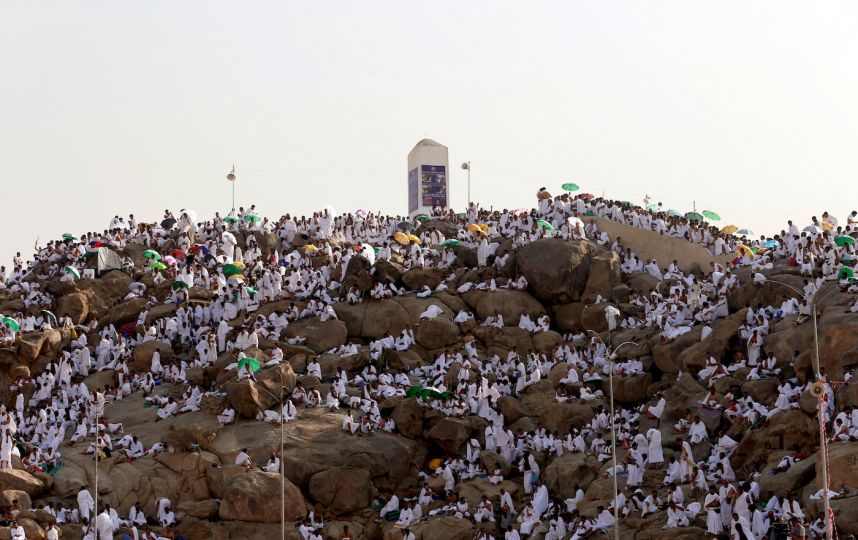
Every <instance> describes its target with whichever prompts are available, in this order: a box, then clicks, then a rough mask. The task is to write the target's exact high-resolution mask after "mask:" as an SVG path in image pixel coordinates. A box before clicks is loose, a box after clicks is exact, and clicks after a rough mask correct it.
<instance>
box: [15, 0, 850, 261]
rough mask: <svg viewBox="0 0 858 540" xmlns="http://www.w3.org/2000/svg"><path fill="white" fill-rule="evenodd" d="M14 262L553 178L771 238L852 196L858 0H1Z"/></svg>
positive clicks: (498, 200)
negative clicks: (199, 218) (165, 225)
mask: <svg viewBox="0 0 858 540" xmlns="http://www.w3.org/2000/svg"><path fill="white" fill-rule="evenodd" d="M0 15H2V18H3V20H4V21H5V23H6V24H5V25H4V31H3V32H2V33H0V66H2V68H3V71H2V74H3V75H2V76H3V83H2V84H0V126H2V128H3V129H1V130H0V166H2V168H3V180H2V183H0V185H2V192H3V201H2V208H3V214H4V217H5V221H6V223H7V227H5V229H4V234H3V235H2V236H0V261H9V260H11V256H12V255H13V254H14V252H16V251H22V252H23V253H24V254H25V255H28V254H30V253H32V246H33V244H34V242H35V241H36V239H37V238H38V240H39V242H40V243H41V244H42V245H44V243H45V242H46V241H47V240H49V239H53V238H58V237H59V236H60V235H61V234H62V233H64V232H72V233H75V234H80V233H82V232H85V231H90V230H103V229H104V228H106V227H107V225H108V223H109V221H110V219H111V218H112V217H113V216H114V215H116V214H119V215H123V216H127V215H128V214H129V213H134V215H135V216H137V218H138V220H142V221H154V220H156V219H159V218H160V216H161V214H162V213H163V210H164V209H165V208H170V209H172V210H174V211H176V210H178V209H180V208H193V209H195V210H197V212H198V213H199V214H201V215H206V216H209V215H213V213H214V212H215V211H220V212H222V213H225V212H228V211H229V208H230V206H231V198H230V197H231V191H230V189H231V186H230V184H229V183H228V182H227V181H226V179H225V175H226V174H227V173H228V172H229V170H230V168H231V167H232V165H233V164H235V167H236V170H237V174H238V181H237V183H236V204H237V205H244V206H248V205H250V204H256V205H257V208H258V209H259V211H260V213H261V214H263V215H268V216H274V217H278V216H280V215H282V214H283V213H286V212H292V213H297V214H299V215H300V214H306V213H310V212H312V211H313V210H314V209H317V208H321V207H322V206H324V205H326V204H331V205H333V206H334V207H335V208H336V209H337V210H339V211H352V210H355V209H357V208H366V209H371V210H382V211H385V212H389V213H397V214H398V213H405V212H407V164H406V158H407V154H408V152H409V151H410V150H411V148H412V147H413V146H414V144H415V143H417V142H418V141H419V140H420V139H422V138H423V137H424V136H428V137H430V138H432V139H435V140H437V141H439V142H441V143H442V144H444V145H446V146H447V147H449V151H450V165H451V167H450V168H451V170H450V174H451V186H450V190H451V194H450V199H451V203H452V205H453V206H454V207H457V208H461V207H462V206H464V204H465V202H466V193H467V181H466V178H467V177H466V174H465V172H464V171H462V170H461V168H460V167H459V164H460V163H461V162H462V161H470V162H471V164H472V165H471V166H472V176H471V182H472V188H471V190H472V196H473V199H474V200H477V201H480V202H481V203H482V204H483V205H484V206H494V207H495V208H499V207H500V208H519V207H531V206H533V205H534V204H535V202H534V201H535V197H534V194H535V192H536V191H537V189H538V188H540V187H542V186H545V187H547V188H549V191H552V192H558V191H559V186H560V185H561V184H562V183H564V182H570V181H571V182H576V183H578V184H579V185H580V186H581V188H582V191H588V192H591V193H594V194H596V195H602V193H604V194H605V195H606V196H608V197H613V198H617V199H621V200H630V201H633V202H640V201H641V200H642V198H643V197H644V195H645V194H649V195H650V196H651V197H652V198H653V200H656V201H663V202H664V203H665V205H667V206H669V207H671V208H675V209H677V210H681V211H688V210H691V209H692V208H693V207H695V205H696V208H697V209H698V210H702V209H709V210H714V211H716V212H718V213H719V214H720V215H721V216H722V217H723V221H722V223H724V224H726V223H734V224H736V225H739V226H741V227H750V228H751V229H752V230H754V231H755V232H757V233H768V234H774V233H775V232H778V231H779V230H780V229H781V228H782V227H784V226H785V223H786V220H787V219H793V220H796V222H797V223H799V224H805V223H806V222H809V218H810V216H811V215H818V214H820V213H821V212H822V211H823V210H828V211H829V212H832V213H833V214H834V215H836V216H839V217H840V218H841V221H843V218H844V217H845V215H846V213H847V212H849V211H851V210H853V209H856V208H858V201H856V195H858V183H856V171H858V151H856V149H858V107H855V96H858V69H856V58H858V32H855V31H854V21H856V20H858V3H854V2H851V1H850V2H845V1H844V2H840V1H832V2H813V3H811V2H798V1H789V0H777V1H758V2H744V1H743V2H738V1H723V2H688V1H687V0H681V1H666V0H661V1H659V0H657V1H652V2H640V1H639V0H630V1H569V2H542V1H534V0H529V1H527V2H520V1H519V2H508V1H503V0H491V1H468V2H461V1H447V0H436V1H433V2H419V3H418V2H409V1H403V0H395V1H372V2H354V1H338V0H330V1H321V2H320V1H310V0H308V1H288V0H279V1H271V2H267V1H247V2H219V1H213V0H206V1H194V0H186V1H183V2H172V1H161V0H147V1H146V2H134V3H133V2H115V1H89V2H60V1H45V2H14V3H13V2H6V3H4V4H3V5H2V6H0Z"/></svg>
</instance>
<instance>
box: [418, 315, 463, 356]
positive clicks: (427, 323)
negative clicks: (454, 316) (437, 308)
mask: <svg viewBox="0 0 858 540" xmlns="http://www.w3.org/2000/svg"><path fill="white" fill-rule="evenodd" d="M460 333H461V330H459V326H458V325H457V324H456V323H454V322H453V321H451V320H450V319H445V318H442V317H441V316H438V317H435V318H434V319H426V320H424V321H422V322H421V323H420V326H418V327H417V332H415V335H414V339H415V340H416V341H417V343H419V344H420V345H421V346H423V347H425V348H426V349H429V350H433V349H440V348H443V347H446V346H448V345H452V344H453V343H456V342H457V341H458V340H459V334H460Z"/></svg>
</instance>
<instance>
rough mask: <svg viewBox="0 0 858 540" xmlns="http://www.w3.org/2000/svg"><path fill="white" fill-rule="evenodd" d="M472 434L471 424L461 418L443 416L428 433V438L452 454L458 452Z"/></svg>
mask: <svg viewBox="0 0 858 540" xmlns="http://www.w3.org/2000/svg"><path fill="white" fill-rule="evenodd" d="M470 436H471V426H470V424H468V422H467V421H466V420H464V419H460V418H442V419H441V420H440V421H439V422H438V423H437V424H435V425H434V426H432V429H430V430H429V433H427V434H426V438H427V439H429V440H430V441H432V442H434V443H435V444H437V445H438V446H440V447H441V448H442V449H443V450H445V451H447V452H449V453H451V454H458V453H459V450H461V448H462V445H463V444H465V441H467V440H468V439H469V438H470Z"/></svg>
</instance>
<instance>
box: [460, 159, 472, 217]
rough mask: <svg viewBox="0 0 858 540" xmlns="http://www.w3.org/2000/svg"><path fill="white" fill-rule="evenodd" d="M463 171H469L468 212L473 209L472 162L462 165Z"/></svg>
mask: <svg viewBox="0 0 858 540" xmlns="http://www.w3.org/2000/svg"><path fill="white" fill-rule="evenodd" d="M462 169H464V170H466V171H468V208H466V209H465V211H466V212H467V211H468V209H470V208H471V162H470V161H466V162H464V163H462Z"/></svg>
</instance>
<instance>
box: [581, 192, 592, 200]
mask: <svg viewBox="0 0 858 540" xmlns="http://www.w3.org/2000/svg"><path fill="white" fill-rule="evenodd" d="M578 198H579V199H592V198H594V195H593V194H592V193H582V194H580V195H578Z"/></svg>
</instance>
